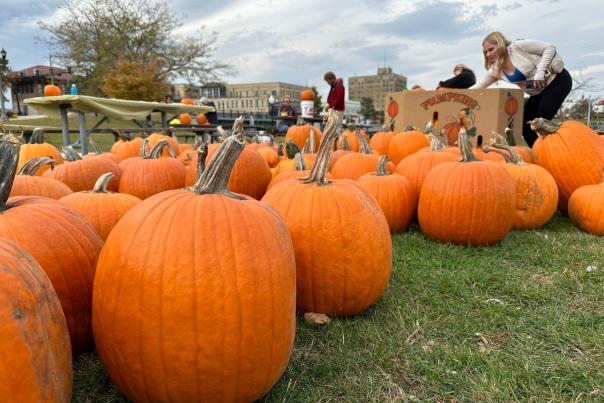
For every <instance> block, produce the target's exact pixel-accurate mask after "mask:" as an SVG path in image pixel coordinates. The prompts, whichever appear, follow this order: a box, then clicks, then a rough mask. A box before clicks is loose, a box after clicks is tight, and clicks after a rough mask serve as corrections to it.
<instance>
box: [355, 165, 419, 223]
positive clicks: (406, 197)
mask: <svg viewBox="0 0 604 403" xmlns="http://www.w3.org/2000/svg"><path fill="white" fill-rule="evenodd" d="M387 162H388V156H387V155H383V156H382V157H380V160H379V162H378V166H377V169H376V170H375V172H371V173H367V174H365V175H363V176H361V177H360V178H359V185H361V187H362V188H364V189H366V190H367V191H368V192H369V193H371V195H372V196H373V197H375V200H377V202H378V204H379V205H380V208H381V209H382V212H383V213H384V216H385V217H386V221H388V227H389V228H390V232H392V233H395V232H400V231H405V230H406V229H407V228H409V225H410V224H411V221H412V220H413V218H414V217H415V212H416V211H417V199H418V195H417V191H416V190H415V185H414V184H413V183H411V181H409V180H408V179H407V178H405V177H404V176H402V175H399V174H397V173H395V174H392V173H389V172H387V170H386V163H387Z"/></svg>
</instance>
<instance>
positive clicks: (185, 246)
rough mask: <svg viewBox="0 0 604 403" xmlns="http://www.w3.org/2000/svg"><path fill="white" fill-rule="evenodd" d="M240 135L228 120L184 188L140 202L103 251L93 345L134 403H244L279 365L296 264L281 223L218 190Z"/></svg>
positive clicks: (283, 361)
mask: <svg viewBox="0 0 604 403" xmlns="http://www.w3.org/2000/svg"><path fill="white" fill-rule="evenodd" d="M242 127H243V123H242V120H238V121H236V122H235V124H234V131H233V135H232V136H231V137H230V138H228V139H227V140H226V142H225V143H224V144H223V146H222V147H221V148H220V150H218V152H217V153H216V156H215V158H214V160H213V161H212V162H211V163H210V165H209V166H208V168H207V169H206V170H205V171H204V174H203V175H202V176H201V177H200V179H199V181H198V182H197V183H196V184H195V185H194V186H193V187H192V188H188V189H180V190H173V191H167V192H163V193H160V194H158V195H155V196H153V197H151V198H149V199H147V200H145V201H143V202H142V203H141V204H139V205H138V206H136V207H134V208H133V209H132V210H130V211H129V212H128V213H127V214H126V215H125V216H124V217H123V218H122V219H121V220H120V221H119V222H118V224H117V225H116V226H115V228H114V229H113V231H112V232H111V234H110V235H109V237H108V238H107V242H106V243H105V246H104V247H103V252H102V253H101V257H100V259H99V263H98V267H97V272H96V276H95V281H94V301H93V320H94V337H95V340H96V343H97V351H98V353H99V356H100V358H101V362H102V363H103V366H104V367H105V368H106V370H107V372H108V373H109V376H110V377H111V380H112V381H113V383H114V384H116V385H117V387H118V388H119V389H120V390H121V391H122V393H124V394H125V395H126V396H127V397H128V398H129V399H131V400H133V401H174V402H199V401H204V402H221V401H225V402H252V401H255V400H257V399H259V398H260V397H262V395H264V394H265V393H266V392H267V391H268V390H269V389H270V388H271V387H272V386H273V385H274V384H275V382H277V380H278V379H279V377H280V376H281V374H282V373H283V371H284V370H285V367H286V366H287V363H288V361H289V357H290V354H291V351H292V347H293V342H294V335H295V329H296V318H295V301H296V283H295V264H296V263H295V260H294V250H293V246H292V240H291V237H290V235H289V232H288V230H287V225H286V224H285V222H284V221H283V218H282V217H281V216H280V215H279V213H278V212H277V211H275V209H273V208H271V207H270V206H268V205H266V204H265V203H261V202H259V201H257V200H253V199H248V198H243V197H241V196H238V195H235V194H232V193H230V192H229V191H228V190H227V183H228V180H229V174H230V172H231V170H232V168H233V165H234V163H235V160H236V158H237V156H238V155H239V153H240V152H241V150H242V149H243V144H244V141H243V130H242ZM183 223H186V225H183ZM134 234H136V236H133V235H134Z"/></svg>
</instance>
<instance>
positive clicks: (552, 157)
mask: <svg viewBox="0 0 604 403" xmlns="http://www.w3.org/2000/svg"><path fill="white" fill-rule="evenodd" d="M533 151H534V153H535V155H536V156H537V161H538V163H539V165H541V166H542V167H543V168H545V169H547V170H548V172H549V173H551V174H552V176H553V177H554V179H555V180H556V183H557V184H558V191H559V200H558V209H559V210H560V211H562V212H563V213H566V212H567V210H568V199H569V198H570V196H571V195H572V194H573V192H574V191H575V190H577V189H578V188H580V187H581V186H584V185H595V184H597V183H600V180H601V169H602V167H603V166H604V142H603V141H601V139H599V138H598V135H597V134H595V132H594V131H593V130H591V129H590V128H589V127H587V126H585V125H584V124H582V123H580V122H575V121H572V120H569V121H566V122H564V123H562V125H561V126H560V128H559V129H558V131H557V132H556V133H553V134H550V135H548V136H539V138H538V139H537V141H535V144H533Z"/></svg>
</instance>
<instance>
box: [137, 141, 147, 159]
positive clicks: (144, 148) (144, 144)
mask: <svg viewBox="0 0 604 403" xmlns="http://www.w3.org/2000/svg"><path fill="white" fill-rule="evenodd" d="M148 145H149V138H148V137H145V138H144V139H143V142H142V143H141V149H140V151H139V152H138V156H139V157H143V158H145V157H146V156H147V155H148V154H147V146H148Z"/></svg>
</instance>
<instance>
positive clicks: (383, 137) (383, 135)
mask: <svg viewBox="0 0 604 403" xmlns="http://www.w3.org/2000/svg"><path fill="white" fill-rule="evenodd" d="M395 135H396V132H392V131H389V132H376V133H375V134H374V135H373V136H371V139H370V140H369V146H370V147H371V149H372V150H374V151H377V152H378V153H380V154H386V153H388V144H390V141H392V138H393V137H394V136H395Z"/></svg>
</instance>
